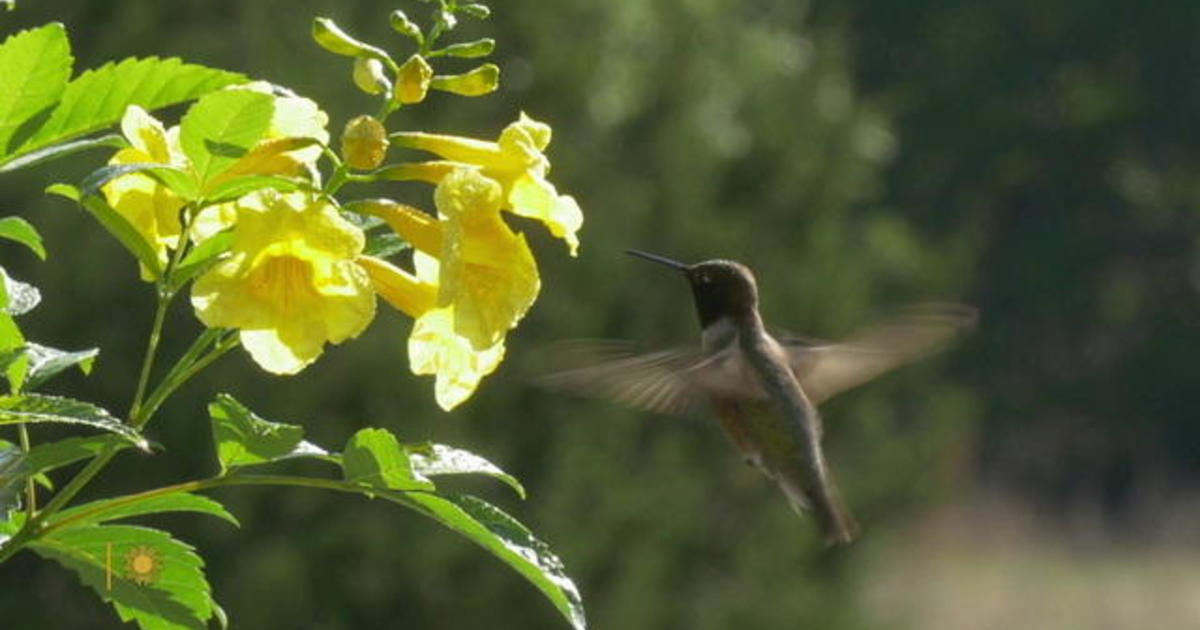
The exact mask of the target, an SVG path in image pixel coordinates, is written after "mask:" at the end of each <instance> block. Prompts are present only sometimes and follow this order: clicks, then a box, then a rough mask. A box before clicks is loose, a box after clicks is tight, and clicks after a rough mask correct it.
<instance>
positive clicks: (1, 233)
mask: <svg viewBox="0 0 1200 630" xmlns="http://www.w3.org/2000/svg"><path fill="white" fill-rule="evenodd" d="M0 238H6V239H8V240H10V241H16V242H18V243H20V244H22V245H24V246H26V247H28V248H29V249H30V250H31V251H32V252H33V253H34V254H37V257H38V258H41V259H42V260H46V246H45V245H43V244H42V235H41V234H38V231H37V228H35V227H33V226H32V225H30V224H29V222H28V221H26V220H25V219H22V218H21V217H4V218H3V219H0Z"/></svg>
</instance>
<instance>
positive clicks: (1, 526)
mask: <svg viewBox="0 0 1200 630" xmlns="http://www.w3.org/2000/svg"><path fill="white" fill-rule="evenodd" d="M27 516H28V515H27V514H26V513H25V512H8V513H7V514H6V513H4V512H0V545H2V544H4V543H5V542H6V541H7V540H8V539H9V538H12V536H13V534H15V533H17V532H18V531H20V530H21V528H22V527H24V526H25V519H26V518H27Z"/></svg>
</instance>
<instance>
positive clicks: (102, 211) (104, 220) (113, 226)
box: [46, 184, 163, 278]
mask: <svg viewBox="0 0 1200 630" xmlns="http://www.w3.org/2000/svg"><path fill="white" fill-rule="evenodd" d="M46 192H48V193H52V194H56V195H60V196H62V197H66V198H68V199H71V200H73V201H78V202H79V204H80V205H82V206H83V207H84V208H85V209H86V210H87V211H88V212H90V213H91V214H92V216H93V217H95V218H96V220H97V221H99V222H100V225H102V226H104V229H105V230H107V231H108V233H109V234H112V235H113V236H114V237H116V239H117V241H118V242H120V243H121V245H123V246H124V247H125V249H126V250H127V251H128V252H129V253H131V254H133V255H134V257H135V258H137V260H138V262H140V263H142V266H143V267H145V268H146V269H147V270H148V271H149V272H150V275H151V277H154V278H157V277H159V276H161V275H162V271H163V270H162V263H160V262H159V260H158V254H157V253H156V252H155V251H154V248H153V247H151V246H150V243H147V242H146V239H145V238H144V237H143V236H142V233H141V232H139V231H138V230H137V228H135V227H134V226H133V224H132V223H130V222H129V219H126V218H125V216H124V215H122V214H121V213H120V212H117V211H116V209H115V208H113V207H112V206H110V205H108V202H107V201H105V200H104V198H103V197H101V196H99V195H87V196H83V195H81V193H80V191H79V189H78V188H75V187H74V186H69V185H67V184H55V185H53V186H50V187H49V188H47V189H46Z"/></svg>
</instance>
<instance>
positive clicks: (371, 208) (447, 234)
mask: <svg viewBox="0 0 1200 630" xmlns="http://www.w3.org/2000/svg"><path fill="white" fill-rule="evenodd" d="M434 201H435V203H436V204H437V208H438V211H439V218H438V219H436V220H435V219H434V218H433V217H430V216H429V215H426V214H425V213H423V212H421V211H419V210H416V209H414V208H409V207H407V206H402V205H400V204H396V203H394V202H388V201H376V202H372V203H371V204H369V205H366V206H362V207H360V210H361V211H363V212H367V213H369V214H374V215H376V216H378V217H380V218H382V219H384V220H385V221H387V222H388V224H389V225H390V226H391V227H392V229H393V230H395V231H396V232H397V233H399V234H400V235H401V236H403V237H404V238H405V239H406V240H407V241H409V242H410V243H412V244H413V247H415V248H416V249H417V250H419V251H422V252H424V253H426V254H429V255H431V256H434V257H436V258H437V260H439V261H440V263H441V264H440V265H439V269H440V272H439V274H438V276H437V278H436V279H434V280H433V282H435V283H436V284H437V286H438V299H437V304H438V306H451V305H452V306H454V318H453V324H454V331H455V332H456V333H457V334H458V335H460V336H462V337H465V338H466V339H468V340H469V341H470V342H471V344H472V346H473V347H475V348H476V349H479V350H483V349H486V348H490V347H492V346H494V345H495V344H496V343H497V342H499V341H501V340H503V339H504V335H505V333H507V332H508V331H509V330H510V329H511V328H513V327H514V326H516V325H517V322H519V321H520V320H521V318H522V317H524V316H525V313H526V312H527V311H528V310H529V307H530V306H532V305H533V302H534V300H536V299H537V294H538V290H539V289H540V287H541V279H540V278H539V276H538V270H537V262H536V261H535V260H534V258H533V252H531V251H530V249H529V245H528V244H527V243H526V242H525V237H524V236H523V235H521V234H517V233H515V232H513V231H512V228H510V227H508V224H506V223H505V222H504V219H503V218H502V217H501V216H500V206H501V204H502V199H501V189H500V185H499V184H497V183H496V182H495V181H493V180H491V179H489V178H487V177H484V176H483V175H481V174H480V173H479V171H477V170H475V169H471V168H458V169H456V170H454V171H453V172H451V173H450V174H449V175H447V176H446V177H444V178H443V179H442V181H441V183H439V184H438V186H437V190H436V191H435V192H434ZM414 316H416V315H414Z"/></svg>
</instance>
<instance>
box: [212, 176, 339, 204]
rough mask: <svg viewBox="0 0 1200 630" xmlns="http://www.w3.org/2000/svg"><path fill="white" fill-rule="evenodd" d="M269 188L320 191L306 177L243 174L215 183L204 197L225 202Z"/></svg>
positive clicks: (287, 190)
mask: <svg viewBox="0 0 1200 630" xmlns="http://www.w3.org/2000/svg"><path fill="white" fill-rule="evenodd" d="M268 188H269V189H271V190H278V191H279V192H292V191H296V190H307V191H311V192H318V191H319V189H318V188H317V187H316V186H313V185H312V182H310V181H308V180H306V179H301V178H296V177H284V176H282V175H241V176H238V177H234V178H231V179H227V180H224V181H222V182H221V183H219V184H216V185H214V186H213V187H212V188H211V189H209V190H208V191H207V192H206V193H205V195H204V197H205V200H206V201H208V203H210V204H214V203H224V202H226V201H233V200H235V199H239V198H241V197H244V196H245V195H246V194H247V193H251V192H254V191H256V190H265V189H268Z"/></svg>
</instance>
